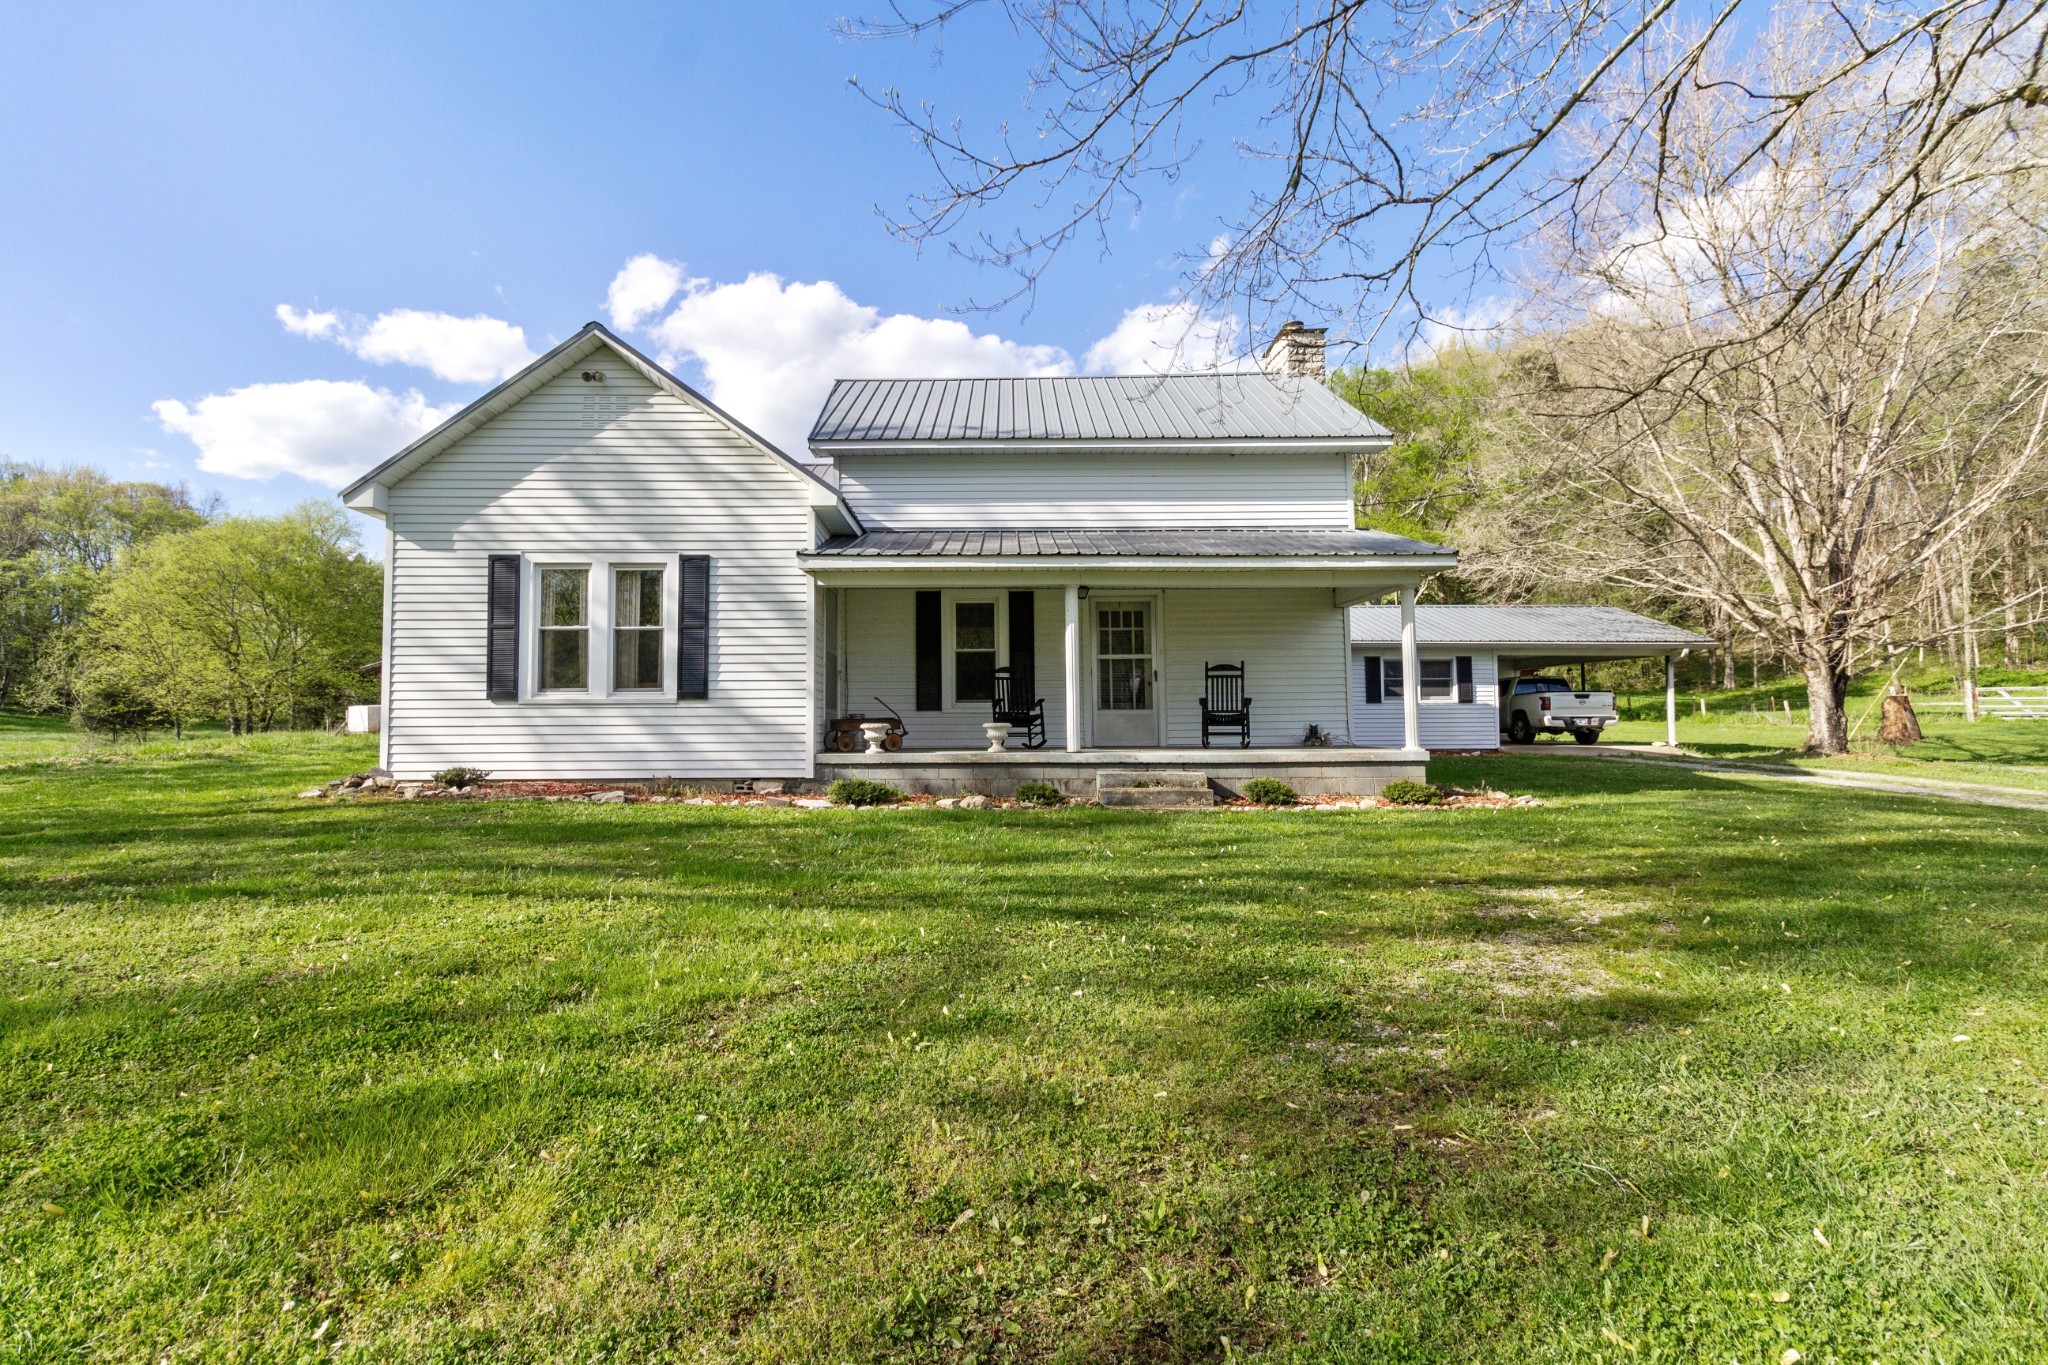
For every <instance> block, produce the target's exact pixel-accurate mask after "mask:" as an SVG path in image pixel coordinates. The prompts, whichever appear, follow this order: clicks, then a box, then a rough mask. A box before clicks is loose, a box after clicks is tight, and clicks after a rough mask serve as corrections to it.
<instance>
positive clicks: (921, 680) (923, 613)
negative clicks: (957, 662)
mask: <svg viewBox="0 0 2048 1365" xmlns="http://www.w3.org/2000/svg"><path fill="white" fill-rule="evenodd" d="M939 651H940V643H939V595H938V594H937V593H935V592H921V593H919V594H918V595H917V709H918V710H920V711H936V710H938V709H939V708H940V707H941V706H942V705H944V700H945V690H946V689H945V684H944V682H943V681H942V679H943V678H944V676H945V673H944V670H943V668H942V666H941V664H940V660H939Z"/></svg>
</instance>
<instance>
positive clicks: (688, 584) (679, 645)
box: [676, 555, 711, 701]
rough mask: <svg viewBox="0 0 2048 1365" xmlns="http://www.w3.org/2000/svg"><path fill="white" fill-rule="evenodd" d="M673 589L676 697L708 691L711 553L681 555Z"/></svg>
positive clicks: (695, 696)
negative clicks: (679, 579)
mask: <svg viewBox="0 0 2048 1365" xmlns="http://www.w3.org/2000/svg"><path fill="white" fill-rule="evenodd" d="M681 564H682V577H681V581H680V584H679V586H678V589H677V593H676V700H678V701H702V700H703V699H704V698H705V697H708V696H710V695H711V556H710V555H684V556H682V559H681Z"/></svg>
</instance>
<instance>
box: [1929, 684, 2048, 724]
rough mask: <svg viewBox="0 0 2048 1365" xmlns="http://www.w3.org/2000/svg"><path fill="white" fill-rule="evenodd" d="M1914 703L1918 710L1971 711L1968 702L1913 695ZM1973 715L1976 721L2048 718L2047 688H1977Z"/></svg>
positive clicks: (1968, 712)
mask: <svg viewBox="0 0 2048 1365" xmlns="http://www.w3.org/2000/svg"><path fill="white" fill-rule="evenodd" d="M1913 705H1914V707H1915V708H1917V709H1919V710H1923V711H1924V710H1926V709H1927V708H1929V707H1953V708H1955V709H1956V710H1959V711H1961V712H1962V713H1963V714H1964V715H1966V716H1967V715H1970V714H1971V707H1970V705H1969V703H1968V702H1967V701H1964V700H1959V701H1947V700H1934V699H1928V700H1924V701H1923V700H1921V699H1920V698H1918V697H1916V698H1914V699H1913ZM1975 718H1976V719H1978V720H1985V719H1990V720H2048V687H1980V688H1978V689H1977V705H1976V714H1975Z"/></svg>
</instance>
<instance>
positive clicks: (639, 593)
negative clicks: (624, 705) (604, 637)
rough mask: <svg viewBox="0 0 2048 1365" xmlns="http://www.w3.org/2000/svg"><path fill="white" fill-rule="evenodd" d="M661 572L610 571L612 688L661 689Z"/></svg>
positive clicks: (631, 690)
mask: <svg viewBox="0 0 2048 1365" xmlns="http://www.w3.org/2000/svg"><path fill="white" fill-rule="evenodd" d="M661 576H662V571H661V570H660V569H614V570H612V687H613V689H614V690H615V691H620V692H648V691H656V690H659V689H660V687H661Z"/></svg>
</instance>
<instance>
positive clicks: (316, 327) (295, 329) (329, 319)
mask: <svg viewBox="0 0 2048 1365" xmlns="http://www.w3.org/2000/svg"><path fill="white" fill-rule="evenodd" d="M277 320H278V321H279V322H281V323H283V324H284V329H285V330H286V331H287V332H291V333H293V334H295V335H297V336H302V337H324V336H327V335H329V334H330V333H332V332H333V331H334V330H335V329H336V328H337V327H339V326H341V314H339V313H316V312H314V311H313V310H312V309H310V308H308V309H307V310H306V311H305V312H303V313H301V312H298V311H296V310H295V309H294V308H293V307H292V306H291V305H290V304H288V303H280V304H279V305H277Z"/></svg>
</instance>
